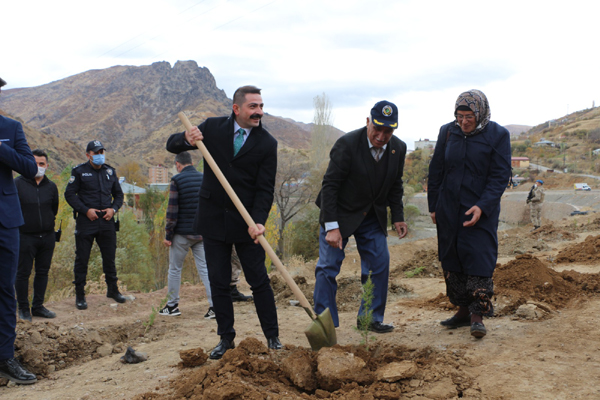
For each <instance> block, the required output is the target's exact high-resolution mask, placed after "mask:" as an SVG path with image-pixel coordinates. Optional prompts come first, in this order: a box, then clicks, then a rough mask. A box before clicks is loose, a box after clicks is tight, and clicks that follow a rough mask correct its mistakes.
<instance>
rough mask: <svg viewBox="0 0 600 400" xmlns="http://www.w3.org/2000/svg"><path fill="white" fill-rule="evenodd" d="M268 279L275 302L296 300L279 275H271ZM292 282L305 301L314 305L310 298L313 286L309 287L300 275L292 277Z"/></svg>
mask: <svg viewBox="0 0 600 400" xmlns="http://www.w3.org/2000/svg"><path fill="white" fill-rule="evenodd" d="M270 278H271V287H272V288H273V294H274V295H275V301H276V302H279V301H285V300H288V299H294V300H295V299H296V297H295V296H294V293H293V292H292V289H290V286H289V285H288V284H287V282H286V281H285V280H284V279H283V278H282V277H281V276H280V275H279V274H271V276H270ZM294 282H296V285H298V287H299V288H300V290H301V291H302V293H303V294H304V296H306V299H307V300H308V301H309V303H310V304H311V305H314V304H313V299H312V297H313V290H314V288H315V286H314V285H310V284H309V283H308V282H307V281H306V278H305V277H303V276H301V275H297V276H294Z"/></svg>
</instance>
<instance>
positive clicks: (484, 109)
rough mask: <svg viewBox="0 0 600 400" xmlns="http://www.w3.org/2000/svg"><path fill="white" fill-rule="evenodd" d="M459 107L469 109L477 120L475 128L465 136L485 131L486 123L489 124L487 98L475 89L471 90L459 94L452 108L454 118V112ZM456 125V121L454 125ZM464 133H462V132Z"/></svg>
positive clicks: (489, 114) (489, 115)
mask: <svg viewBox="0 0 600 400" xmlns="http://www.w3.org/2000/svg"><path fill="white" fill-rule="evenodd" d="M460 106H466V107H469V109H470V110H471V111H473V113H474V114H475V119H476V120H477V127H476V128H475V130H474V131H473V132H470V133H465V135H467V136H472V135H476V134H478V133H479V132H481V131H482V130H484V129H485V127H486V125H487V124H488V122H490V117H491V113H490V104H489V103H488V100H487V97H485V94H483V92H482V91H480V90H477V89H471V90H469V91H466V92H464V93H461V94H460V96H458V99H456V105H455V106H454V115H455V116H456V110H457V109H458V107H460ZM456 124H457V125H458V121H457V123H456ZM463 133H464V132H463Z"/></svg>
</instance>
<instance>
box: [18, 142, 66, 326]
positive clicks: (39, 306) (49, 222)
mask: <svg viewBox="0 0 600 400" xmlns="http://www.w3.org/2000/svg"><path fill="white" fill-rule="evenodd" d="M32 153H33V156H34V157H35V161H36V163H37V166H38V172H37V174H36V175H35V178H34V179H27V178H25V177H23V176H19V177H18V178H16V179H15V185H16V186H17V191H18V193H19V201H20V202H21V209H22V210H23V218H24V219H25V224H24V225H22V226H21V227H20V228H19V233H20V242H21V246H20V249H19V266H18V269H17V280H16V283H15V291H16V293H17V303H18V307H19V318H20V319H23V320H27V321H31V316H32V315H33V316H36V317H42V318H54V317H56V314H55V313H54V312H52V311H50V310H48V309H47V308H46V307H44V296H45V294H46V286H47V285H48V271H49V270H50V265H51V264H52V255H53V254H54V245H55V233H54V220H55V217H56V214H57V213H58V189H57V187H56V184H55V183H54V182H52V181H51V180H50V179H48V178H47V177H46V176H45V172H46V169H47V168H48V155H47V154H46V153H44V152H43V151H42V150H39V149H36V150H33V151H32ZM34 260H35V278H34V280H33V302H32V308H31V311H30V309H29V294H28V291H29V276H30V275H31V270H32V268H33V262H34Z"/></svg>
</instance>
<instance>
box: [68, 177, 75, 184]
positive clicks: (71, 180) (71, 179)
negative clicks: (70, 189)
mask: <svg viewBox="0 0 600 400" xmlns="http://www.w3.org/2000/svg"><path fill="white" fill-rule="evenodd" d="M73 182H75V177H74V176H73V175H71V177H70V178H69V183H73Z"/></svg>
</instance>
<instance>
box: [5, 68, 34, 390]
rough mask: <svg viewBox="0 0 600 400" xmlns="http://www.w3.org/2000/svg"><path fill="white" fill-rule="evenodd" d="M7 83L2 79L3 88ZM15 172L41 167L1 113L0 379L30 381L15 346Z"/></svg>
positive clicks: (19, 218) (18, 216)
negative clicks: (16, 354) (16, 355)
mask: <svg viewBox="0 0 600 400" xmlns="http://www.w3.org/2000/svg"><path fill="white" fill-rule="evenodd" d="M4 85H6V82H5V81H3V80H2V79H0V88H1V87H2V86H4ZM0 90H1V89H0ZM13 171H16V172H18V173H19V174H21V175H22V176H24V177H26V178H28V179H33V178H34V177H35V174H36V173H37V171H38V169H37V164H36V163H35V158H33V154H32V153H31V149H30V148H29V144H27V139H26V138H25V134H24V133H23V127H22V126H21V123H20V122H17V121H15V120H13V119H10V118H6V117H4V116H2V115H0V260H2V262H0V378H6V379H10V380H11V381H14V382H17V383H21V384H29V383H34V382H36V381H37V379H36V377H35V375H34V374H32V373H31V372H29V371H27V370H26V369H25V368H24V367H23V366H22V365H21V363H19V360H17V359H16V358H15V348H14V344H15V338H16V337H17V334H16V332H15V329H16V326H17V318H16V314H17V300H16V299H15V280H16V277H17V265H18V261H19V226H21V225H23V223H24V221H23V214H22V213H21V203H20V202H19V196H18V194H17V188H16V186H15V183H14V181H13Z"/></svg>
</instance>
